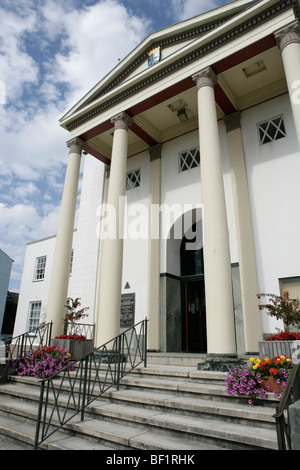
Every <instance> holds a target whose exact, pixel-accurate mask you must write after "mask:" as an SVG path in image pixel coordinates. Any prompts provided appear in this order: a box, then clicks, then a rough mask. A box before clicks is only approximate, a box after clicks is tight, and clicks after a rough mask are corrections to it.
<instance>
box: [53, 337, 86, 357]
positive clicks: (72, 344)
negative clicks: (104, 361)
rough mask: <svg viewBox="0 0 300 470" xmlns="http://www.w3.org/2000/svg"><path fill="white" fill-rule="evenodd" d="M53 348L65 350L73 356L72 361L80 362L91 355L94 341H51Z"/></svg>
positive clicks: (57, 339) (56, 339)
mask: <svg viewBox="0 0 300 470" xmlns="http://www.w3.org/2000/svg"><path fill="white" fill-rule="evenodd" d="M50 344H51V346H56V347H57V348H64V349H67V350H68V351H69V353H70V354H71V360H72V361H78V360H79V359H81V358H82V357H84V356H86V355H87V354H89V353H90V352H91V351H92V349H93V340H91V339H62V338H55V339H51V342H50Z"/></svg>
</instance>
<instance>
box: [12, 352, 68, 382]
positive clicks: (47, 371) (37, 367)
mask: <svg viewBox="0 0 300 470" xmlns="http://www.w3.org/2000/svg"><path fill="white" fill-rule="evenodd" d="M70 356H71V355H70V353H69V351H67V350H66V349H63V348H57V347H56V346H43V347H42V348H40V349H36V350H35V351H30V352H25V353H24V354H23V356H20V357H18V358H17V359H16V360H15V361H14V362H13V366H12V372H13V373H15V374H17V375H29V376H31V377H38V378H42V379H45V378H46V377H50V376H51V375H53V374H55V373H57V372H59V371H60V370H62V369H64V368H65V367H66V366H68V367H69V369H70V370H72V369H73V367H74V366H73V365H72V364H70Z"/></svg>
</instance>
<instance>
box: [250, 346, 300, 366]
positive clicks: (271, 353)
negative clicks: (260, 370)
mask: <svg viewBox="0 0 300 470" xmlns="http://www.w3.org/2000/svg"><path fill="white" fill-rule="evenodd" d="M258 345H259V354H260V356H268V357H275V356H281V355H282V354H286V355H287V356H288V357H290V358H291V359H292V360H293V361H294V363H295V364H299V363H300V340H299V341H259V343H258Z"/></svg>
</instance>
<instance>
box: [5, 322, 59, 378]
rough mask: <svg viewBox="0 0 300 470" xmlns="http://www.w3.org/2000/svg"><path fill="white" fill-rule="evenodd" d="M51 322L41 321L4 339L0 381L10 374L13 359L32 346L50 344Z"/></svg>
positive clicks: (37, 346)
mask: <svg viewBox="0 0 300 470" xmlns="http://www.w3.org/2000/svg"><path fill="white" fill-rule="evenodd" d="M52 324H53V323H52V322H50V323H43V324H41V325H39V326H38V327H36V328H32V329H31V330H29V331H26V332H25V333H23V334H21V335H18V336H15V337H14V338H12V339H9V341H4V344H5V366H4V367H3V368H2V369H3V370H2V372H1V377H0V383H4V382H6V381H7V379H8V376H9V375H10V374H11V368H12V363H13V361H14V360H17V359H18V357H21V356H23V354H24V353H25V352H31V351H32V350H33V349H34V348H40V347H41V346H49V345H50V339H51V333H52Z"/></svg>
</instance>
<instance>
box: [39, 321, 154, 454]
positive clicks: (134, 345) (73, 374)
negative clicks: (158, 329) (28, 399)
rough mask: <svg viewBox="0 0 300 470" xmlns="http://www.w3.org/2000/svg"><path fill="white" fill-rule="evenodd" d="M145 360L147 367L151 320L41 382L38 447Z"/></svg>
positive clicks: (117, 385)
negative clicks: (148, 328)
mask: <svg viewBox="0 0 300 470" xmlns="http://www.w3.org/2000/svg"><path fill="white" fill-rule="evenodd" d="M141 363H144V366H145V367H146V366H147V320H143V321H142V322H140V323H138V324H137V325H135V326H133V327H132V328H129V329H128V330H126V331H124V332H123V333H121V334H120V335H119V336H117V337H116V338H114V339H112V340H110V341H109V342H107V343H106V344H104V345H103V346H100V347H99V348H95V349H94V350H93V351H92V352H91V353H90V354H88V355H87V356H85V357H83V358H82V359H80V360H79V361H77V362H75V363H74V367H73V368H72V367H70V366H69V367H66V368H65V369H63V370H62V371H60V372H58V373H57V374H54V375H52V376H51V377H49V378H47V379H44V380H42V381H41V389H40V403H39V410H38V418H37V427H36V435H35V444H34V448H35V450H36V449H38V447H39V446H40V445H41V444H42V443H43V442H44V441H45V440H46V439H48V438H49V437H50V436H51V435H52V434H53V433H54V432H56V431H58V430H59V429H61V428H62V427H63V426H64V425H65V424H67V423H68V422H69V421H70V420H71V419H72V418H73V417H74V416H76V415H77V414H78V413H81V420H82V421H83V420H84V413H85V408H86V407H87V406H88V405H89V404H90V403H92V402H93V401H94V400H96V399H97V398H99V397H100V396H101V395H102V394H103V393H104V392H106V391H107V390H108V389H109V388H111V387H116V388H117V390H118V389H119V383H120V380H121V378H122V377H124V375H126V374H127V373H129V372H130V371H131V370H133V369H134V368H135V367H137V366H138V365H139V364H141Z"/></svg>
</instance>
